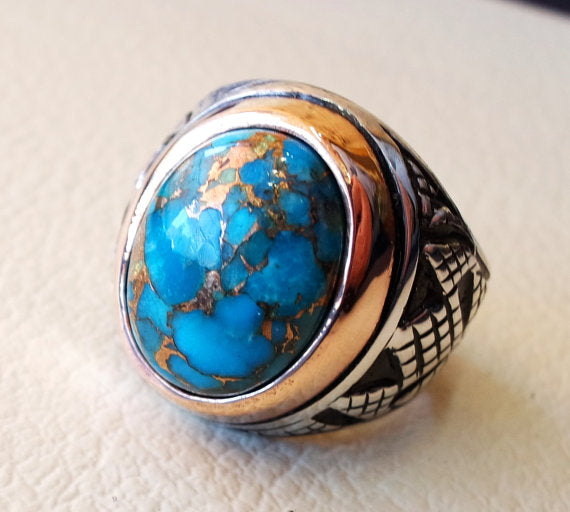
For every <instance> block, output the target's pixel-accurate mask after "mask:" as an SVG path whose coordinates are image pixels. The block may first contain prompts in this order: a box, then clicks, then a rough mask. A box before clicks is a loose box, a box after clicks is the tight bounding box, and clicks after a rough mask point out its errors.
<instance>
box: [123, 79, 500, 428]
mask: <svg viewBox="0 0 570 512" xmlns="http://www.w3.org/2000/svg"><path fill="white" fill-rule="evenodd" d="M118 277H119V279H118V298H119V307H120V317H121V323H122V327H123V329H124V331H125V333H126V339H127V341H128V347H129V351H130V353H131V354H132V355H133V356H134V360H135V361H136V363H137V366H138V367H139V368H140V369H141V371H142V373H143V374H144V375H145V376H146V377H147V378H148V380H149V381H150V382H151V383H152V384H153V385H154V386H155V387H156V388H158V390H160V391H161V392H162V393H164V394H165V395H166V396H167V397H169V398H170V399H172V400H174V401H175V402H177V403H179V404H180V405H182V406H184V407H186V408H188V409H189V410H191V411H192V412H194V413H196V414H198V415H200V416H202V417H205V418H208V419H210V420H213V421H217V422H223V423H225V424H228V425H230V426H232V427H235V428H241V429H248V430H255V431H258V432H260V433H263V434H267V435H293V434H306V433H311V432H322V431H327V430H333V429H337V428H340V427H343V426H346V425H351V424H354V423H359V422H361V421H364V420H368V419H372V418H375V417H377V416H380V415H382V414H384V413H386V412H389V411H391V410H393V409H394V408H396V407H398V406H400V405H403V404H404V403H406V402H407V401H408V400H410V399H411V398H412V397H413V396H415V394H416V393H417V392H418V391H419V390H420V388H421V387H422V386H423V385H424V384H425V383H426V382H427V381H428V380H429V379H430V378H431V377H432V376H433V375H434V373H435V372H436V371H437V370H438V369H439V368H440V367H441V365H442V364H443V363H444V362H445V361H446V360H447V357H448V355H449V353H450V352H451V350H452V349H453V348H454V347H455V346H456V345H457V343H458V340H459V339H460V337H461V335H462V334H463V331H464V330H465V327H466V325H467V323H468V322H469V321H470V320H471V319H472V318H473V315H474V314H475V313H476V311H477V309H478V307H479V305H480V303H481V300H482V298H483V296H484V294H485V288H486V281H487V280H488V278H489V271H488V267H487V264H486V262H485V259H484V256H483V254H482V253H481V250H480V249H479V248H478V246H477V243H476V241H475V239H474V237H473V235H472V234H471V232H470V231H469V229H468V228H467V225H466V224H465V222H464V221H463V219H462V217H461V215H460V214H459V212H458V210H457V208H456V206H455V205H454V204H453V202H452V201H451V199H450V198H449V196H448V195H447V193H446V192H445V191H444V189H443V187H442V186H441V185H440V184H439V182H438V181H437V179H436V178H435V177H434V176H433V174H432V173H431V172H430V171H429V170H428V168H427V166H426V165H425V163H423V162H422V161H421V160H420V159H419V157H418V156H417V155H416V154H415V153H414V152H413V151H412V150H411V149H410V148H409V147H408V146H407V145H406V144H405V143H404V142H403V141H402V140H401V139H400V138H399V137H398V136H397V135H395V134H394V132H393V131H392V130H390V129H389V128H388V127H386V126H385V125H384V124H383V123H382V122H381V121H379V120H378V119H377V118H375V117H374V116H373V115H371V114H370V113H368V112H366V111H365V110H364V109H362V108H361V107H359V106H357V105H355V104H354V103H352V102H350V101H348V100H346V99H344V98H342V97H340V96H337V95H336V94H333V93H330V92H328V91H325V90H322V89H319V88H316V87H312V86H309V85H305V84H300V83H292V82H281V81H248V82H242V83H237V84H233V85H230V86H227V87H224V88H221V89H219V90H217V91H215V92H213V93H212V94H210V95H209V96H208V97H207V98H206V99H205V100H203V101H202V102H201V103H200V104H199V106H198V108H197V109H195V110H194V112H193V113H191V114H189V115H188V116H186V118H185V119H184V121H183V122H182V124H181V125H180V126H179V127H178V128H177V130H176V131H175V132H174V133H173V134H172V135H170V136H169V137H168V138H167V139H166V141H165V142H164V143H163V145H162V146H161V147H160V149H159V151H158V152H157V153H156V155H155V156H154V158H153V159H152V162H151V163H150V165H149V166H148V167H147V169H146V170H145V171H144V172H143V173H142V174H141V176H140V177H139V179H138V181H137V184H136V195H135V198H134V200H133V202H132V203H131V205H130V206H129V207H128V210H127V212H126V215H125V219H124V223H123V227H122V233H121V245H120V258H119V271H118Z"/></svg>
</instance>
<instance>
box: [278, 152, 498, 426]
mask: <svg viewBox="0 0 570 512" xmlns="http://www.w3.org/2000/svg"><path fill="white" fill-rule="evenodd" d="M402 152H403V154H404V155H405V156H406V162H407V164H408V169H409V171H410V176H411V178H412V179H413V181H414V190H415V191H416V194H417V199H418V200H419V201H418V204H419V205H420V209H421V211H420V218H419V221H420V247H421V249H420V257H419V261H418V267H417V271H416V277H415V281H414V286H413V288H412V294H411V296H410V298H409V299H408V303H407V305H406V307H405V309H404V313H403V315H402V317H401V319H400V321H399V324H398V327H397V329H396V331H395V332H394V334H393V335H392V337H391V339H390V341H389V342H388V344H387V346H386V348H384V350H382V352H381V353H380V355H379V356H378V358H377V359H376V360H375V361H374V363H373V364H372V365H371V367H370V368H369V370H368V371H367V372H366V373H365V374H364V375H363V376H362V377H361V378H360V379H359V380H358V381H357V382H356V383H355V384H354V385H353V386H352V387H351V388H350V389H349V390H348V392H347V393H345V394H344V395H342V396H340V397H339V398H337V399H336V400H334V401H333V402H332V403H331V404H330V405H329V406H328V408H326V409H325V410H323V411H322V412H320V413H318V414H316V415H315V416H313V417H312V418H311V419H310V420H309V421H306V422H299V423H295V424H294V425H291V426H289V427H285V428H283V429H282V431H280V432H278V431H272V432H271V434H273V435H276V434H287V435H301V434H308V433H315V432H325V431H329V430H335V429H337V428H340V427H342V426H345V425H350V424H354V423H359V422H361V421H364V420H369V419H372V418H375V417H377V416H380V415H382V414H384V413H387V412H389V411H390V410H393V409H395V408H397V407H400V406H401V405H404V404H405V403H407V402H408V401H409V400H411V399H412V398H413V397H414V396H415V395H416V394H417V393H418V392H419V391H420V389H421V388H422V387H423V386H424V385H425V384H426V383H427V382H429V381H430V380H431V378H432V377H433V376H434V375H435V373H436V372H437V370H438V369H439V368H440V367H441V366H442V365H443V364H444V363H445V361H446V360H447V357H448V355H449V353H450V352H451V350H453V348H455V346H457V344H458V342H459V340H460V338H461V336H462V334H463V332H464V330H465V327H466V326H467V324H468V322H469V321H470V320H471V319H472V318H473V316H474V315H475V313H476V312H477V310H478V308H479V305H480V303H481V300H482V299H483V296H484V294H485V290H486V281H487V279H488V277H489V271H488V269H487V267H486V265H485V263H484V262H483V260H482V258H481V257H480V256H479V254H478V253H477V248H476V244H475V242H474V239H473V237H472V235H471V233H470V232H469V230H468V228H467V226H466V224H465V222H464V221H463V219H462V218H461V216H460V214H459V212H458V211H457V208H456V207H455V205H454V204H453V202H452V201H451V199H450V198H449V197H448V196H447V194H446V193H445V192H444V191H443V188H442V187H441V185H439V183H438V182H437V180H436V179H435V177H434V176H433V175H432V174H431V173H430V171H428V170H427V169H426V168H425V166H424V165H422V164H421V163H420V162H419V161H418V160H417V159H416V158H415V157H414V156H413V155H411V154H410V153H409V152H408V151H406V150H405V148H402ZM268 433H269V432H268Z"/></svg>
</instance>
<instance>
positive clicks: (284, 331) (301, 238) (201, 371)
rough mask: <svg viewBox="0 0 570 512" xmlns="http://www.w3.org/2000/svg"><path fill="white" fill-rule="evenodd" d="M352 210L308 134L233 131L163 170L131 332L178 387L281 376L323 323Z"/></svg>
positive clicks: (141, 236)
mask: <svg viewBox="0 0 570 512" xmlns="http://www.w3.org/2000/svg"><path fill="white" fill-rule="evenodd" d="M345 233H346V218H345V213H344V206H343V202H342V198H341V194H340V190H339V187H338V185H337V182H336V180H335V178H334V176H333V175H332V173H331V171H330V170H329V169H328V167H327V166H326V164H325V163H324V162H323V160H322V159H321V158H320V157H319V156H318V155H317V153H316V152H315V151H314V150H313V149H312V148H310V147H309V146H308V145H307V144H305V143H304V142H301V141H300V140H298V139H296V138H294V137H291V136H290V135H286V134H283V133H278V132H273V131H268V130H260V129H256V130H235V131H232V132H229V133H226V134H224V135H220V136H218V137H216V138H214V139H213V140H211V141H210V143H209V145H207V146H206V147H204V148H203V149H201V150H200V151H198V152H196V153H195V154H193V155H192V156H191V157H190V158H189V159H188V160H186V161H185V162H184V163H182V164H181V165H180V166H179V167H178V168H176V169H175V170H174V171H173V172H172V173H171V174H170V175H169V177H168V178H167V179H166V181H165V182H164V184H163V185H162V186H161V187H160V189H159V190H158V192H157V193H156V197H155V198H154V200H153V201H152V202H151V205H150V206H149V208H148V210H147V212H146V213H145V215H144V218H143V220H142V222H141V226H140V228H139V230H138V232H137V234H136V238H135V243H134V247H133V252H132V256H131V261H130V264H129V269H128V274H127V280H128V283H127V290H128V293H127V303H128V313H129V319H130V322H131V326H132V330H133V335H134V337H135V340H136V342H137V344H138V346H139V348H140V351H141V353H142V354H143V356H144V357H145V358H146V360H147V361H148V363H149V365H150V366H151V367H152V368H153V369H154V370H155V371H156V372H158V373H159V374H160V375H161V376H162V377H164V378H165V379H166V380H167V381H169V382H170V383H172V384H174V385H175V386H178V387H179V388H181V389H183V390H186V391H189V392H191V393H196V394H200V395H206V396H228V395H234V394H237V393H243V392H246V391H249V390H252V389H254V388H256V387H259V386H261V385H263V384H266V383H267V382H269V381H271V380H273V379H275V378H276V377H277V376H279V375H280V374H281V373H282V372H283V371H285V370H286V369H287V368H288V367H289V366H290V365H291V364H293V363H294V362H295V360H296V359H297V358H298V357H299V356H300V355H301V354H302V353H303V351H304V350H305V349H306V348H307V346H308V345H309V343H310V342H311V340H313V339H314V337H315V335H316V333H317V332H318V331H319V329H320V328H321V327H322V324H323V322H324V319H325V317H326V316H327V313H328V312H329V311H330V307H331V302H332V300H333V298H334V295H335V293H336V290H337V285H338V279H339V274H340V269H341V262H342V259H343V253H344V243H345Z"/></svg>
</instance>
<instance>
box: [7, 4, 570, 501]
mask: <svg viewBox="0 0 570 512" xmlns="http://www.w3.org/2000/svg"><path fill="white" fill-rule="evenodd" d="M569 56H570V22H569V18H565V17H564V16H562V15H560V14H555V13H552V12H548V11H542V10H539V9H536V8H533V7H529V6H528V5H520V4H516V3H511V2H501V1H498V0H495V1H493V0H477V1H476V0H472V1H466V0H462V1H458V0H433V1H421V2H420V1H411V0H405V1H396V0H394V1H382V2H366V1H350V2H341V1H336V0H329V1H327V2H324V1H323V2H321V1H315V2H307V1H301V0H295V1H289V2H261V1H244V2H229V1H227V2H221V1H217V2H197V1H193V2H188V1H182V0H170V1H168V2H163V1H158V0H156V1H148V2H141V1H125V2H115V1H111V0H104V1H99V2H89V1H87V0H81V1H74V2H71V1H69V2H65V1H61V0H56V1H53V2H45V3H44V2H38V1H18V2H10V3H8V2H3V3H2V14H1V16H0V180H1V183H2V187H1V192H0V219H1V222H0V241H1V248H2V252H1V260H0V261H1V264H0V303H1V308H0V333H1V335H2V341H1V347H2V357H1V362H0V418H1V421H0V441H1V442H0V509H2V510H40V509H43V510H81V511H85V510H149V511H151V510H199V511H249V510H259V511H273V510H275V511H289V510H294V511H295V512H301V511H320V510H323V511H324V510H326V511H329V510H339V511H344V510H351V511H352V510H362V511H368V510H383V511H391V510H410V511H415V510H434V511H435V510H461V511H470V510H474V511H475V510H477V511H479V510H533V511H534V510H548V511H556V510H569V509H570V433H569V431H570V406H569V402H570V371H569V369H570V350H569V341H570V339H569V338H570V337H569V335H570V330H569V326H570V320H569V318H570V292H569V290H570V286H569V278H570V275H569V271H568V259H569V257H570V239H569V236H568V231H569V228H568V226H569V225H570V208H569V206H568V203H569V192H570V170H569V164H570V143H569V140H568V136H569V121H570V100H569V98H570V58H569ZM252 77H276V78H284V79H293V80H300V81H305V82H308V83H312V84H315V85H319V86H322V87H325V88H328V89H331V90H333V91H335V92H337V93H340V94H342V95H344V96H347V97H349V98H351V99H353V100H354V101H356V102H357V103H360V104H361V105H363V106H364V107H366V108H368V109H369V110H370V111H372V112H374V113H376V114H377V115H378V116H379V117H381V118H382V119H383V120H384V121H385V122H386V123H387V124H388V125H389V126H391V127H392V128H394V129H395V130H396V131H397V132H398V133H400V134H402V135H403V136H404V138H405V139H406V140H407V141H408V142H409V143H410V144H411V145H412V147H414V148H415V149H416V150H417V151H418V153H419V154H420V155H421V156H422V157H423V158H424V159H425V160H426V161H427V162H428V164H429V165H430V166H431V167H432V169H434V170H435V172H436V174H437V175H438V177H439V178H440V179H441V181H442V182H443V184H444V185H445V186H446V188H447V190H448V191H449V192H450V194H451V195H452V197H453V198H454V200H455V201H456V203H457V204H458V206H459V208H460V209H461V211H462V213H463V214H464V216H465V218H466V219H467V221H468V222H469V224H470V226H471V228H472V230H473V232H474V233H475V234H476V236H477V237H478V239H479V242H480V243H481V245H482V247H483V248H484V250H485V252H486V254H487V257H488V259H489V261H490V264H491V271H492V278H491V281H490V282H489V288H488V295H487V299H486V301H485V302H484V304H483V307H482V309H481V310H480V312H479V314H478V316H477V318H476V319H475V321H474V322H473V323H472V324H471V326H470V328H469V329H468V331H467V334H466V337H465V339H464V342H463V344H462V346H461V347H460V348H459V349H458V350H457V352H456V354H455V356H454V357H452V358H451V360H450V362H449V364H448V365H447V367H446V368H445V369H444V370H442V371H441V372H440V373H439V374H438V375H437V376H436V378H435V379H434V380H433V382H432V383H431V384H430V386H428V388H427V389H426V390H425V391H423V392H422V393H421V395H419V396H418V397H417V398H416V399H415V400H414V401H413V402H412V403H410V404H409V405H408V406H406V407H405V408H403V409H401V410H399V411H398V412H396V413H394V414H393V415H392V416H390V417H387V418H385V419H383V420H380V421H377V422H372V423H368V424H365V425H361V426H357V427H354V428H350V429H348V430H345V431H341V432H338V433H333V434H327V435H320V436H316V437H304V438H297V439H277V440H271V439H265V438H262V437H259V436H256V435H250V434H246V433H239V432H233V431H230V430H227V429H224V428H220V427H213V426H211V425H208V424H206V423H204V422H202V421H199V420H196V419H194V418H193V417H191V416H190V415H189V414H188V413H187V412H185V411H183V410H181V409H179V408H178V407H176V406H175V405H171V404H170V403H168V402H167V401H165V400H164V399H163V398H162V397H161V396H159V395H158V394H157V393H156V392H155V391H154V390H153V389H151V388H150V387H149V386H147V385H146V384H145V383H144V381H143V380H142V379H141V378H140V377H139V376H138V374H137V373H136V372H135V369H134V366H133V365H132V364H131V361H130V360H129V359H128V357H127V356H126V353H125V351H124V348H123V338H122V335H121V333H120V331H119V328H118V321H117V312H116V305H115V281H114V280H115V242H116V236H117V233H118V230H119V225H120V222H121V216H122V213H123V211H124V208H125V205H126V203H127V201H128V200H129V198H130V197H131V194H132V193H133V190H134V181H135V179H136V176H137V175H138V172H139V171H140V170H141V169H142V168H143V167H144V166H145V164H146V163H147V161H148V159H149V158H150V156H151V155H152V153H153V151H154V149H155V148H156V147H157V146H158V144H159V143H160V142H161V141H162V139H163V137H164V136H165V135H166V134H167V133H169V130H170V129H171V128H172V127H173V126H175V125H176V124H177V122H178V121H179V120H180V119H181V118H182V116H183V115H184V114H185V113H186V112H187V111H188V110H189V109H190V108H191V107H192V106H193V105H194V104H195V103H196V102H197V101H198V100H199V99H201V97H202V96H204V95H205V94H207V93H208V92H209V91H210V90H211V89H213V88H215V87H217V86H219V85H222V84H225V83H228V82H233V81H236V80H241V79H246V78H252Z"/></svg>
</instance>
